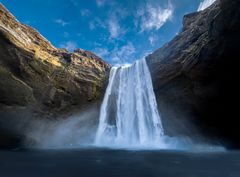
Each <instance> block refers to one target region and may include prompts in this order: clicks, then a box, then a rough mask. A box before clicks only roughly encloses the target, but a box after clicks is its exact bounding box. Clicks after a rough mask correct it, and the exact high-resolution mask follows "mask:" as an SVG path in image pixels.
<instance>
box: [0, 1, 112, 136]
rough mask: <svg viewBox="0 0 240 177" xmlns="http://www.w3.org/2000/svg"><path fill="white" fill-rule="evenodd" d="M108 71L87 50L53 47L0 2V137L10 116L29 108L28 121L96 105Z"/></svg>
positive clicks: (106, 66)
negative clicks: (71, 50) (72, 50)
mask: <svg viewBox="0 0 240 177" xmlns="http://www.w3.org/2000/svg"><path fill="white" fill-rule="evenodd" d="M109 69H110V66H109V65H108V64H107V63H106V62H104V61H103V60H102V59H101V58H99V57H98V56H96V55H95V54H93V53H91V52H89V51H84V50H82V49H77V50H76V51H75V52H73V53H70V52H68V51H67V50H66V49H57V48H55V47H54V46H53V45H51V44H50V42H48V41H47V40H46V39H45V38H44V37H43V36H42V35H41V34H39V33H38V32H37V31H36V30H35V29H33V28H31V27H29V26H27V25H23V24H21V23H20V22H18V21H17V20H16V19H15V17H14V16H13V15H12V14H11V13H10V12H9V11H8V10H7V9H6V8H5V7H4V6H3V5H1V4H0V124H1V125H0V134H1V135H2V133H1V130H2V128H5V127H6V126H4V124H3V121H4V120H5V119H4V118H6V119H7V118H8V117H9V116H10V117H17V118H18V119H20V118H22V117H23V118H24V117H26V116H25V114H29V110H30V111H34V113H35V114H32V115H30V116H33V117H34V116H35V115H36V114H37V115H40V117H42V118H44V117H50V118H56V117H58V116H59V115H61V116H63V115H65V114H68V113H72V112H73V110H75V109H76V110H80V109H84V108H86V107H88V106H89V105H92V104H95V103H96V102H98V101H99V100H101V98H102V95H103V94H104V92H105V85H106V81H107V79H108V72H109ZM100 102H101V101H100ZM100 102H99V103H100ZM8 113H9V114H8ZM28 116H29V115H28ZM96 117H98V116H97V115H96ZM7 120H9V119H7ZM6 131H7V132H8V130H6ZM5 134H6V133H5ZM1 135H0V136H1ZM0 139H1V137H0Z"/></svg>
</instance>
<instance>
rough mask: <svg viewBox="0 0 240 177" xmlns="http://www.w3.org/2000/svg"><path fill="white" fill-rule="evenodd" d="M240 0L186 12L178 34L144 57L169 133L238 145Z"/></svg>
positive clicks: (239, 138)
mask: <svg viewBox="0 0 240 177" xmlns="http://www.w3.org/2000/svg"><path fill="white" fill-rule="evenodd" d="M239 9H240V1H238V0H231V1H229V0H217V1H216V2H215V3H214V4H213V5H212V6H210V7H209V8H207V9H205V10H204V11H200V12H196V13H192V14H188V15H186V16H185V17H184V19H183V28H182V31H181V32H180V33H179V34H178V35H177V36H176V37H175V38H174V39H173V40H172V41H170V42H169V43H167V44H165V45H164V46H163V47H162V48H160V49H158V50H156V51H155V52H154V53H152V54H151V55H149V56H148V57H147V61H148V65H149V68H150V71H151V74H152V79H153V84H154V89H155V94H156V96H157V101H158V106H159V110H160V112H161V114H162V118H163V123H164V124H165V127H166V128H167V130H166V131H167V132H168V133H169V134H172V135H175V134H179V133H183V134H187V135H191V136H194V133H193V131H192V129H191V128H192V125H195V127H197V129H198V130H200V132H201V133H203V134H205V135H207V136H208V137H209V136H210V137H212V138H213V139H214V138H217V140H218V141H220V142H221V141H222V142H227V143H226V144H225V145H226V146H228V147H238V148H239V147H240V129H239V126H238V122H239V116H238V104H237V102H238V101H239V99H238V98H239V78H238V77H239V68H238V67H239V65H238V60H239V59H240V52H239V51H240V45H239V41H240V20H239V19H240V10H239Z"/></svg>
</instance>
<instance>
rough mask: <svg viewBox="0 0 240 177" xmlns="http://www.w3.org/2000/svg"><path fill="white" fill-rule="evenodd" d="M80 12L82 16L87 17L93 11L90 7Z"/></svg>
mask: <svg viewBox="0 0 240 177" xmlns="http://www.w3.org/2000/svg"><path fill="white" fill-rule="evenodd" d="M80 14H81V16H82V17H87V16H90V15H91V11H90V10H88V9H82V10H80Z"/></svg>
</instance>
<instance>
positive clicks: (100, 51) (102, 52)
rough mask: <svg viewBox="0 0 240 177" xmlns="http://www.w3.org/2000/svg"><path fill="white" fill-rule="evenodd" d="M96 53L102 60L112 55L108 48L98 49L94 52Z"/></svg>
mask: <svg viewBox="0 0 240 177" xmlns="http://www.w3.org/2000/svg"><path fill="white" fill-rule="evenodd" d="M94 53H96V54H97V55H98V56H100V57H101V58H105V57H107V56H108V55H109V54H110V52H109V51H108V49H106V48H96V49H95V50H94Z"/></svg>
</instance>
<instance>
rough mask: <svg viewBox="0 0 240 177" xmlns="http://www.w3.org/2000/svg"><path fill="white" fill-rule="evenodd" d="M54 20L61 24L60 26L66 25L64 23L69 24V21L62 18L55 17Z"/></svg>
mask: <svg viewBox="0 0 240 177" xmlns="http://www.w3.org/2000/svg"><path fill="white" fill-rule="evenodd" d="M54 22H55V23H57V24H59V25H61V26H66V25H69V24H70V23H69V22H66V21H64V20H62V19H56V20H54Z"/></svg>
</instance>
